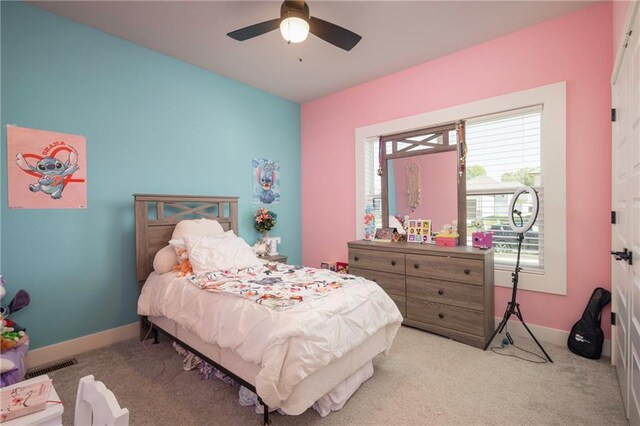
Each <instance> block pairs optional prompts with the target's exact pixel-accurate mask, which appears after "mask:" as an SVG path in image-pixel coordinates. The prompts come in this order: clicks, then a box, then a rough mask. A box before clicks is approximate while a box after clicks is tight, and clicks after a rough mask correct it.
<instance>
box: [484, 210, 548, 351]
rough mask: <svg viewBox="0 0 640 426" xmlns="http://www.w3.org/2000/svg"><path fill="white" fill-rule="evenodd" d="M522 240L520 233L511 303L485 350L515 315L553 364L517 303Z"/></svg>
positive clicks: (522, 233)
mask: <svg viewBox="0 0 640 426" xmlns="http://www.w3.org/2000/svg"><path fill="white" fill-rule="evenodd" d="M516 213H517V211H516ZM522 240H524V232H519V233H518V258H517V260H516V270H515V272H512V273H511V281H512V282H513V290H512V292H511V301H510V302H509V303H507V309H506V310H505V311H504V317H502V322H500V325H498V327H496V329H495V331H494V332H493V334H492V335H491V338H490V339H489V340H487V344H486V345H485V346H484V350H485V351H486V350H487V348H488V347H489V345H490V344H491V341H492V340H493V338H494V337H496V334H498V333H502V330H503V329H504V327H505V326H506V325H507V321H509V317H511V315H515V316H516V317H518V319H519V320H520V322H521V323H522V325H523V326H524V328H525V329H526V330H527V332H529V334H530V335H531V337H532V338H533V341H534V342H536V344H537V345H538V347H539V348H540V350H541V351H542V353H544V355H545V356H546V357H547V359H548V360H549V362H553V361H552V360H551V357H550V356H549V354H548V353H547V352H546V351H545V350H544V348H543V347H542V345H541V344H540V342H538V339H536V336H534V335H533V333H532V332H531V330H529V327H527V324H526V323H525V322H524V320H523V319H522V312H520V304H519V303H517V302H516V294H517V293H518V274H519V273H520V270H521V269H522V268H520V250H521V249H522ZM507 334H509V333H507ZM507 337H509V341H511V343H513V341H512V340H511V336H507Z"/></svg>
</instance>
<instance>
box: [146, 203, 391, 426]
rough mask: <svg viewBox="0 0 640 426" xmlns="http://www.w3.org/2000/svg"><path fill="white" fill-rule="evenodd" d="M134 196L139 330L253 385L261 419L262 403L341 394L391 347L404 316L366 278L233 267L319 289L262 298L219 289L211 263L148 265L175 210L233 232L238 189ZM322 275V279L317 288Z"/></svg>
mask: <svg viewBox="0 0 640 426" xmlns="http://www.w3.org/2000/svg"><path fill="white" fill-rule="evenodd" d="M134 202H135V224H136V274H137V281H138V283H139V285H140V297H139V300H138V313H139V315H140V316H141V317H140V337H141V339H143V338H145V337H147V336H149V335H151V336H154V337H155V338H156V339H157V333H158V332H160V333H162V334H163V335H166V336H168V337H169V338H170V339H172V340H174V341H176V342H178V343H179V344H180V345H181V346H183V347H185V348H186V349H187V350H189V351H191V352H193V353H195V354H196V355H197V356H199V357H200V358H202V359H204V360H206V361H207V362H209V363H210V364H212V365H213V366H214V367H216V368H218V369H220V370H221V371H222V372H224V373H226V374H228V375H230V376H232V377H233V378H235V379H236V380H237V381H238V382H239V383H241V384H242V385H244V386H245V387H247V388H248V389H250V390H251V391H253V392H255V393H256V394H257V395H258V398H259V401H260V402H261V403H262V404H263V406H264V421H265V423H268V415H269V414H268V413H269V411H270V410H269V408H271V409H275V408H278V409H280V410H282V411H283V412H284V413H286V414H289V415H298V414H301V413H303V412H304V411H305V410H306V409H308V408H309V407H311V406H312V405H313V404H314V403H315V402H316V401H318V400H320V399H321V398H322V397H325V396H326V395H328V394H329V393H330V392H334V393H335V392H337V391H340V389H342V390H341V392H342V393H343V394H345V393H346V394H347V395H346V398H348V397H349V396H350V394H351V393H353V392H354V391H355V390H356V389H357V387H358V386H359V385H360V383H361V382H362V381H364V380H366V378H367V377H368V376H367V372H366V371H365V370H366V369H367V367H368V368H372V367H371V360H372V359H373V358H374V357H375V356H377V355H379V354H380V353H385V352H388V350H389V349H390V347H391V343H392V342H393V339H394V337H395V334H396V332H397V330H398V328H399V327H400V324H401V322H402V316H401V314H400V312H399V311H398V309H397V307H396V306H395V304H394V302H393V301H392V300H391V299H390V298H389V297H388V296H387V295H386V293H385V292H384V291H383V290H382V289H381V288H380V287H379V286H378V285H377V284H375V283H374V282H372V281H367V280H365V279H364V278H360V277H353V276H349V275H343V276H339V275H337V274H335V273H333V272H329V271H326V270H317V269H313V268H304V267H301V266H293V265H284V264H265V265H261V266H259V267H256V268H251V269H248V270H247V271H238V272H237V273H236V275H234V280H239V278H235V277H237V276H240V275H242V274H250V275H252V276H254V278H256V277H267V278H266V279H269V280H273V277H280V276H282V277H294V276H295V277H303V278H304V279H305V280H306V281H309V282H315V283H316V284H314V287H313V289H312V290H313V292H314V293H315V294H316V295H317V296H316V297H317V298H307V299H305V301H304V303H302V302H300V303H297V302H298V301H297V300H294V301H293V302H292V304H291V305H287V306H284V305H282V302H279V303H280V305H277V306H275V305H274V306H268V303H274V302H273V301H272V300H266V299H265V298H264V296H263V297H258V296H260V295H259V294H258V295H256V296H253V295H252V298H247V296H246V294H245V295H244V296H245V297H238V295H237V294H232V293H230V292H228V291H226V290H225V291H224V292H220V288H219V286H220V283H221V282H223V281H225V285H226V281H227V280H220V276H218V275H216V276H215V277H214V278H212V276H213V275H214V273H211V274H205V275H198V276H197V277H196V276H192V277H179V276H177V274H176V273H171V272H167V273H165V274H158V273H156V272H154V270H153V260H154V257H155V255H156V253H157V252H158V251H159V250H161V249H162V248H164V247H166V245H167V243H168V241H169V240H170V239H171V236H172V233H173V229H174V228H175V226H176V224H177V223H178V222H180V221H181V220H184V219H194V218H205V219H211V220H215V221H217V222H218V223H219V224H220V225H221V226H222V228H223V229H224V230H225V231H233V232H234V234H235V235H237V234H238V198H237V197H215V196H180V195H145V194H135V195H134ZM217 274H227V272H219V273H217ZM256 274H257V275H256ZM326 274H334V275H333V276H329V277H327V276H326ZM309 277H311V278H309ZM319 277H322V278H319ZM261 279H262V278H261ZM278 279H279V278H278ZM258 281H259V280H258ZM258 281H256V279H254V280H252V281H251V282H254V283H255V282H258ZM232 282H234V283H235V282H236V281H232ZM211 283H213V284H211ZM322 283H329V284H328V285H323V287H322V288H321V289H320V290H318V289H316V287H318V286H320V285H321V284H322ZM261 285H262V284H261ZM214 287H215V288H214ZM241 287H242V286H241ZM253 288H255V285H254V286H253ZM211 290H213V291H211ZM296 290H297V287H296ZM306 290H307V289H306V287H305V291H306ZM243 291H244V290H243ZM309 291H311V290H309ZM309 294H310V293H309ZM305 297H306V293H305ZM292 298H295V297H292ZM370 374H372V370H371V372H370V373H369V375H370ZM345 389H351V391H345ZM345 401H346V400H345Z"/></svg>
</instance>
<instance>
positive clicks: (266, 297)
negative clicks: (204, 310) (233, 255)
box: [188, 262, 355, 311]
mask: <svg viewBox="0 0 640 426" xmlns="http://www.w3.org/2000/svg"><path fill="white" fill-rule="evenodd" d="M354 279H355V278H354V277H353V276H351V275H341V274H337V273H335V272H332V271H329V270H327V269H315V268H305V267H303V266H293V265H285V264H283V263H275V262H270V263H266V264H264V265H262V266H258V267H255V268H248V269H241V270H232V271H217V272H208V273H206V274H201V275H192V276H191V277H189V278H188V280H189V282H191V283H192V284H195V285H196V286H198V287H199V288H201V289H202V290H206V291H214V292H220V293H226V294H232V295H235V296H239V297H244V298H246V299H250V300H253V301H254V302H256V303H259V304H261V305H264V306H268V307H269V308H271V309H275V310H276V311H282V310H286V309H289V308H292V307H294V306H296V305H298V304H300V303H304V302H308V301H310V300H314V299H319V298H322V297H325V296H326V295H328V294H329V293H331V292H332V291H335V290H338V289H340V288H342V287H344V286H345V285H347V284H348V283H349V281H353V280H354Z"/></svg>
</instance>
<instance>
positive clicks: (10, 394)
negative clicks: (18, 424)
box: [0, 379, 51, 422]
mask: <svg viewBox="0 0 640 426" xmlns="http://www.w3.org/2000/svg"><path fill="white" fill-rule="evenodd" d="M50 391H51V379H43V380H42V381H38V382H36V383H31V384H28V385H25V386H20V384H19V383H17V384H16V385H14V386H12V387H11V388H10V389H0V419H1V420H2V421H3V422H5V421H7V420H11V419H15V418H17V417H22V416H26V415H27V414H32V413H35V412H38V411H42V410H44V409H45V408H46V406H47V399H48V398H49V392H50Z"/></svg>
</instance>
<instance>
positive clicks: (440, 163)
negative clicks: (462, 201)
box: [390, 151, 458, 231]
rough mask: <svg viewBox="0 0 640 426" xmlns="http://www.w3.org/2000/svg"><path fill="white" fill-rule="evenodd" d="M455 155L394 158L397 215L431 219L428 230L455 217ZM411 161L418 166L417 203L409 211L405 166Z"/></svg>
mask: <svg viewBox="0 0 640 426" xmlns="http://www.w3.org/2000/svg"><path fill="white" fill-rule="evenodd" d="M457 159H458V157H457V154H456V152H455V151H452V152H441V153H438V154H429V155H421V156H417V157H413V159H411V158H396V159H394V160H390V161H393V171H394V175H395V176H394V177H395V184H396V185H395V186H396V212H390V214H394V213H395V214H396V215H397V216H400V217H403V216H404V215H406V214H408V215H409V216H410V217H411V219H431V229H433V230H434V231H438V230H440V227H441V226H442V225H445V224H450V223H451V221H452V220H454V219H457V218H458V193H457V191H458V181H457V179H456V175H457V170H458V165H457ZM411 161H413V162H414V163H417V164H418V165H419V166H420V201H421V202H420V205H419V206H418V207H416V209H415V210H414V211H413V212H412V211H411V208H410V207H409V195H408V194H407V183H406V182H407V173H406V167H407V165H409V163H410V162H411Z"/></svg>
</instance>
